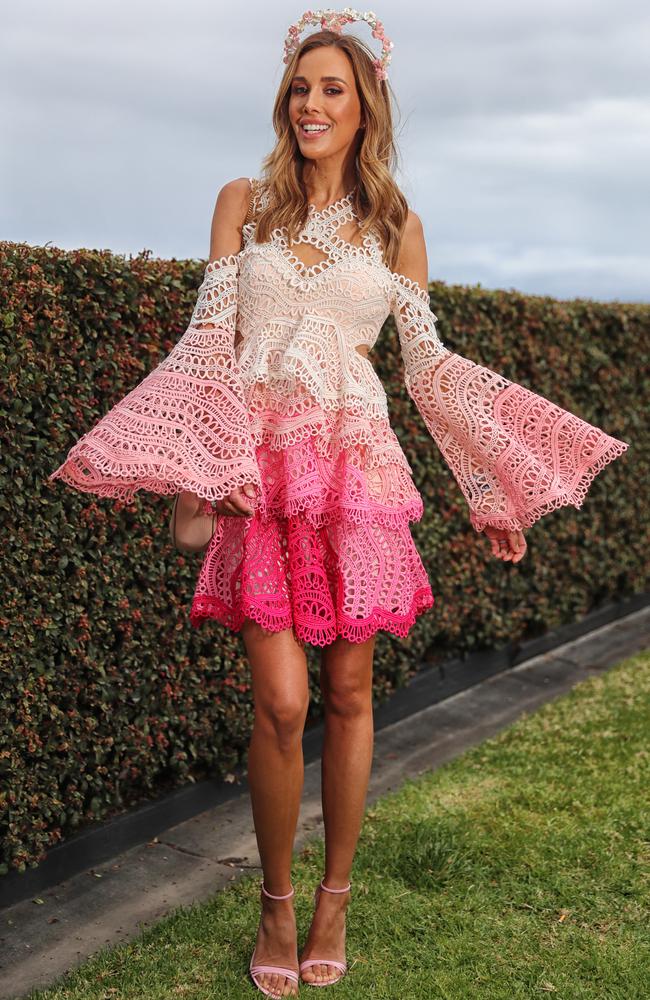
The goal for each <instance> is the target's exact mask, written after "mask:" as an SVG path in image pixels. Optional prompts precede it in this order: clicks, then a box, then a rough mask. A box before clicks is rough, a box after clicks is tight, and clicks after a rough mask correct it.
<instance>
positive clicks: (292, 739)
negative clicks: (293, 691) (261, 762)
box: [255, 697, 308, 749]
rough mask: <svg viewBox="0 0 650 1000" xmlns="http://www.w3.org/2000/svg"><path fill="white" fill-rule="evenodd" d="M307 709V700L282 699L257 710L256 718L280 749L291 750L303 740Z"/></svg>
mask: <svg viewBox="0 0 650 1000" xmlns="http://www.w3.org/2000/svg"><path fill="white" fill-rule="evenodd" d="M307 709H308V701H307V700H306V699H305V698H299V697H295V698H282V699H277V700H274V701H273V702H272V704H269V705H264V706H262V707H261V708H259V707H258V708H256V710H255V716H256V719H257V720H259V722H260V723H261V725H262V726H264V728H265V729H266V730H267V731H268V732H269V733H270V734H271V735H272V736H273V737H274V738H275V740H276V741H277V744H278V746H279V747H280V749H290V748H292V747H294V746H295V744H296V743H299V742H300V741H301V740H302V734H303V730H304V728H305V719H306V718H307Z"/></svg>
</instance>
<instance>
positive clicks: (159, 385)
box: [49, 178, 262, 502]
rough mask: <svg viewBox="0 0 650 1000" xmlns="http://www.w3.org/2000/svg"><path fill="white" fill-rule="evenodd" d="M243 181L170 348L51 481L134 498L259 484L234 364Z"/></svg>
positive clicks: (222, 196)
mask: <svg viewBox="0 0 650 1000" xmlns="http://www.w3.org/2000/svg"><path fill="white" fill-rule="evenodd" d="M244 183H245V185H246V189H248V181H247V180H246V179H245V178H241V179H238V180H236V181H231V182H229V183H228V184H226V185H224V187H223V188H222V189H221V190H220V192H219V195H218V197H217V202H216V206H215V210H214V215H213V219H212V229H211V239H210V260H209V261H208V263H207V265H206V268H205V272H204V278H203V282H202V284H201V285H200V287H199V290H198V297H197V301H196V305H195V307H194V311H193V313H192V317H191V319H190V322H189V325H188V327H187V329H186V330H185V332H184V334H183V336H182V337H181V338H180V340H179V341H178V342H177V343H176V345H175V346H174V348H173V349H172V351H171V352H170V353H169V354H168V355H167V356H166V357H165V358H164V359H163V360H162V361H161V362H160V364H159V365H158V366H157V367H156V368H155V369H154V370H153V371H152V372H150V373H149V374H148V375H147V376H146V378H145V379H144V380H143V381H142V382H140V384H139V385H137V386H136V387H135V388H134V389H132V390H131V392H130V393H128V395H127V396H125V397H124V398H123V399H121V400H119V401H118V402H117V403H116V404H115V405H114V406H113V408H112V409H111V410H109V412H108V413H107V414H105V416H103V417H102V418H101V419H100V420H99V422H98V423H97V424H95V426H94V427H92V428H91V429H90V430H89V431H88V432H87V433H86V434H84V435H83V437H82V438H81V439H80V440H79V441H78V442H77V443H76V444H75V445H74V446H73V447H72V448H71V450H70V452H69V453H68V456H67V458H66V459H65V461H64V462H63V464H62V465H61V466H60V467H59V468H58V469H57V470H56V471H55V472H54V473H52V474H51V475H50V477H49V478H50V479H56V478H62V479H63V480H64V481H65V482H67V483H68V484H69V485H71V486H74V487H75V488H76V489H79V490H81V491H83V492H88V493H95V494H97V495H98V496H112V497H117V498H119V499H122V500H125V501H127V502H128V501H130V500H132V498H133V495H134V494H135V493H136V492H137V491H138V490H140V489H145V490H150V491H153V492H156V493H160V494H174V493H179V492H189V493H193V494H195V495H196V496H197V497H200V498H203V499H204V500H210V501H213V502H216V501H220V500H222V499H223V498H225V497H228V496H229V495H230V494H231V493H232V492H233V490H236V489H237V488H239V487H242V486H244V485H246V484H254V486H255V487H256V488H257V490H258V495H259V494H261V492H262V490H261V478H260V472H259V468H258V466H257V461H256V457H255V448H254V443H253V440H252V437H251V434H250V429H249V422H248V414H247V410H246V405H245V399H244V395H243V390H242V387H241V383H240V378H239V373H238V371H237V366H236V364H235V360H234V349H233V345H234V337H235V323H236V316H237V292H238V267H239V261H238V257H237V254H238V253H239V249H240V245H241V243H240V241H241V229H240V226H241V222H242V221H243V214H242V213H244V212H245V208H246V207H247V206H246V203H245V197H244Z"/></svg>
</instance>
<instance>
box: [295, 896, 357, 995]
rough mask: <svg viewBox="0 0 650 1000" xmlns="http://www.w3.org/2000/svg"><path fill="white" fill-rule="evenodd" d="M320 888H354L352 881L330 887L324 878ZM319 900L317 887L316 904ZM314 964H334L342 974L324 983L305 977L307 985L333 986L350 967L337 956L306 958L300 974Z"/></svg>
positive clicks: (304, 980) (301, 965)
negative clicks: (340, 885) (344, 884)
mask: <svg viewBox="0 0 650 1000" xmlns="http://www.w3.org/2000/svg"><path fill="white" fill-rule="evenodd" d="M320 888H321V889H324V890H325V892H349V891H350V889H351V888H352V883H351V882H348V884H347V885H346V887H345V889H328V888H327V886H326V885H323V880H322V879H321V883H320ZM317 902H318V888H316V890H315V892H314V904H316V903H317ZM312 965H333V966H334V967H335V968H336V969H338V970H339V971H340V973H341V975H340V976H337V977H336V979H326V980H325V982H322V983H317V982H316V980H314V982H313V983H310V982H309V981H308V980H307V979H303V980H302V982H303V983H305V985H307V986H333V985H334V983H338V981H339V980H340V979H343V976H344V975H345V973H346V972H347V969H348V966H347V963H346V962H339V961H338V960H337V959H335V958H306V959H305V960H304V962H301V963H300V975H301V976H302V971H303V969H308V968H309V967H310V966H312Z"/></svg>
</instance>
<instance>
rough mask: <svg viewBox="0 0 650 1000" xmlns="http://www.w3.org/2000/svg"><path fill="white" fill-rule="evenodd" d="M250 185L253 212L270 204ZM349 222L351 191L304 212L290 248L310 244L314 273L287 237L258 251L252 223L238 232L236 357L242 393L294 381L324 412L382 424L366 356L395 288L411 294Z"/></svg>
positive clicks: (377, 387) (377, 247) (379, 393)
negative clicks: (355, 239) (350, 235)
mask: <svg viewBox="0 0 650 1000" xmlns="http://www.w3.org/2000/svg"><path fill="white" fill-rule="evenodd" d="M251 183H252V184H253V185H254V187H253V190H254V191H255V192H256V197H255V201H254V203H253V205H254V208H253V212H254V213H256V211H257V209H258V208H263V207H266V204H267V199H266V194H265V192H264V191H262V192H261V193H257V191H258V189H257V187H256V186H255V185H256V181H255V178H251ZM349 223H353V224H354V223H357V224H358V218H357V216H356V213H355V210H354V202H353V195H352V192H349V193H348V194H347V195H345V196H344V197H343V198H341V199H339V200H338V201H336V202H334V203H333V204H331V205H328V206H327V207H326V208H325V209H324V210H322V211H317V210H316V209H315V208H314V206H313V205H310V206H309V209H308V218H307V223H306V225H305V227H304V229H303V231H302V232H301V233H300V234H299V236H298V239H297V241H296V244H294V247H295V246H296V245H299V244H307V245H309V246H311V247H313V248H315V249H316V250H318V251H320V253H321V255H322V259H321V260H319V261H318V262H317V263H315V264H312V265H305V264H304V263H303V261H302V260H301V258H300V257H299V256H298V255H297V254H296V253H295V249H293V248H292V247H290V246H289V243H288V240H287V235H286V232H285V231H284V230H282V229H274V230H273V231H272V233H271V237H270V240H269V241H268V242H265V243H261V244H260V243H256V242H255V238H254V230H255V220H254V219H253V221H251V222H248V223H247V224H245V225H244V227H243V247H242V250H241V253H240V254H239V256H238V273H239V284H238V302H239V309H238V315H237V324H236V334H237V335H236V339H235V358H236V361H237V365H238V367H239V371H240V375H241V378H242V382H243V385H244V387H245V388H246V389H248V388H249V387H250V386H251V385H252V384H253V383H255V382H262V381H267V382H272V383H274V384H275V385H277V386H279V387H281V385H282V383H284V384H285V385H293V384H294V383H295V381H296V380H298V381H300V382H301V383H303V384H304V385H306V386H308V388H309V390H310V393H311V394H312V396H313V397H314V398H316V399H318V401H319V402H320V403H321V405H322V406H323V408H324V409H326V410H332V409H337V408H341V407H342V406H343V407H345V408H346V409H349V410H352V411H355V412H357V413H359V414H361V415H364V416H368V417H380V416H382V417H385V416H387V415H388V410H387V400H386V393H385V390H384V388H383V385H382V383H381V381H380V380H379V378H378V376H377V374H376V371H375V367H374V365H373V364H372V362H371V360H370V359H369V358H368V352H369V351H371V350H372V348H373V347H374V346H375V344H376V342H377V339H378V337H379V334H380V331H381V329H382V327H383V324H384V323H385V321H386V319H387V318H388V316H389V315H390V313H391V310H392V309H393V308H394V299H395V290H396V283H399V284H400V286H401V288H402V289H403V291H404V292H405V293H406V294H407V295H408V294H412V295H418V292H417V291H416V290H415V286H414V283H413V282H412V281H410V280H409V279H407V278H404V277H401V278H400V276H397V275H395V274H393V273H392V272H391V271H390V270H389V269H388V267H387V266H386V265H385V263H384V261H383V257H382V249H381V244H380V242H379V240H378V238H377V237H376V235H375V234H374V233H366V234H365V235H364V236H363V238H362V240H361V242H360V243H356V244H355V243H352V242H350V239H346V238H343V237H342V236H341V235H340V233H341V232H342V231H349V230H350V228H351V227H350V225H348V224H349ZM231 260H233V258H232V257H230V258H221V260H220V261H219V262H218V264H223V263H226V262H228V261H231ZM217 266H218V265H217ZM419 298H420V300H422V296H421V292H420V293H419ZM426 299H427V305H428V295H426ZM432 318H433V319H435V317H432ZM440 352H441V354H442V353H443V347H442V344H440Z"/></svg>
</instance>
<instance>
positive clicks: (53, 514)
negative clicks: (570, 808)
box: [0, 242, 650, 872]
mask: <svg viewBox="0 0 650 1000" xmlns="http://www.w3.org/2000/svg"><path fill="white" fill-rule="evenodd" d="M204 266H205V262H204V261H178V260H175V259H172V260H160V259H155V258H152V257H151V256H150V253H149V252H148V251H144V252H142V253H141V254H139V255H138V256H137V257H131V258H126V257H124V256H118V255H115V254H112V253H110V252H109V251H93V250H77V251H63V250H60V249H58V248H56V247H32V246H29V245H27V244H16V243H10V242H2V243H0V330H1V331H2V346H1V351H2V356H1V363H2V372H3V379H2V396H1V398H0V419H1V422H2V432H3V441H2V444H3V458H4V460H3V463H2V471H1V475H2V490H1V500H0V503H2V505H3V514H4V519H5V523H6V525H7V529H8V530H7V532H6V534H5V544H4V545H3V547H2V556H1V558H2V580H3V607H2V611H1V616H2V619H1V624H2V629H3V633H4V636H5V643H4V644H3V649H2V653H1V657H2V658H1V661H0V669H1V670H2V689H1V693H0V699H1V706H0V708H1V711H0V779H1V780H0V841H1V842H2V847H1V852H2V853H1V855H0V871H1V872H7V871H8V870H13V869H18V870H24V869H25V867H28V866H30V867H32V866H35V865H37V864H38V862H39V861H41V860H42V859H43V858H44V857H45V856H46V854H47V850H48V848H49V847H51V846H52V845H54V844H56V843H57V842H58V841H60V840H62V839H64V838H65V837H67V836H68V835H69V834H70V833H71V832H73V831H75V830H77V829H79V828H80V827H81V826H83V825H85V824H88V823H90V822H92V821H97V820H102V819H106V818H107V817H109V816H111V815H113V814H115V813H118V812H121V811H123V810H124V809H126V808H127V807H129V806H132V805H133V804H135V803H137V802H141V801H143V800H145V799H147V798H151V797H155V796H157V795H160V794H161V793H162V792H163V791H165V790H168V789H171V788H173V787H176V786H178V785H180V784H183V783H185V782H187V781H194V780H198V779H200V778H203V777H206V776H216V777H225V776H227V775H228V774H229V772H230V771H231V770H232V768H233V767H235V766H236V765H237V764H238V763H240V762H241V761H242V760H243V759H244V758H245V754H246V750H247V747H248V740H249V735H250V729H251V724H252V702H251V688H250V678H249V671H248V666H247V661H246V658H245V650H244V646H243V643H242V641H241V637H240V636H239V635H235V634H234V633H232V632H230V631H228V630H227V629H225V628H223V627H221V626H219V625H218V624H217V623H215V622H208V623H204V624H203V625H202V626H201V627H200V628H198V629H195V628H193V627H192V626H191V625H190V623H189V618H188V613H189V606H190V602H191V598H192V594H193V591H194V585H195V580H196V574H197V572H198V568H199V565H200V560H201V556H200V555H196V556H182V555H180V554H178V553H177V552H176V551H174V550H173V549H172V548H171V545H170V543H169V539H168V532H167V524H168V518H169V510H170V506H171V500H170V498H169V497H167V498H163V497H159V496H157V495H155V494H151V493H139V494H138V495H137V502H134V503H133V504H131V505H125V504H123V503H121V502H119V501H113V500H107V499H104V500H101V499H99V498H97V497H92V496H90V495H88V494H82V493H79V492H77V491H76V490H73V489H72V488H70V487H68V486H66V485H65V484H63V483H62V482H61V481H58V482H48V480H47V477H48V475H49V474H50V473H51V472H52V471H53V470H54V469H55V468H56V467H57V466H58V465H59V464H60V462H61V461H62V460H63V458H64V457H65V454H66V453H67V451H68V449H69V448H70V447H71V445H72V444H73V443H74V442H75V441H76V440H77V439H78V438H79V436H80V435H81V434H82V433H83V432H84V431H85V430H87V429H88V428H89V427H90V426H92V425H93V424H94V423H95V422H96V421H97V420H98V418H99V417H100V416H101V415H102V414H103V413H105V412H106V411H107V410H108V409H109V408H110V406H111V405H112V404H113V403H114V402H115V401H117V400H118V399H120V398H121V397H123V396H124V395H125V394H126V393H127V392H128V391H129V390H130V389H131V388H133V387H134V385H135V384H136V383H137V382H139V381H140V380H141V379H142V378H143V377H144V376H145V375H146V374H147V373H148V372H149V371H150V370H151V369H152V368H153V367H155V365H156V364H157V363H158V361H159V360H160V359H161V358H162V357H163V356H164V355H165V354H167V353H168V352H169V351H170V350H171V348H172V346H173V345H174V343H175V342H176V341H177V340H178V339H179V337H180V336H181V334H182V333H183V332H184V330H185V329H186V327H187V324H188V322H189V317H190V315H191V312H192V309H193V307H194V303H195V301H196V294H197V289H198V286H199V285H200V283H201V280H202V277H203V269H204ZM430 290H431V295H432V305H433V308H434V311H435V313H436V315H437V316H438V319H439V322H438V329H439V333H440V336H441V338H442V340H443V341H444V343H445V344H446V345H447V346H448V347H449V348H450V349H452V350H455V351H457V352H458V353H460V354H463V355H465V356H466V357H469V358H471V359H472V360H475V361H477V362H480V363H482V364H484V365H486V366H487V367H489V368H492V369H493V370H496V371H499V372H501V373H502V374H504V375H505V376H506V377H507V378H510V379H512V380H513V381H517V382H519V383H521V384H523V385H525V386H527V387H528V388H531V389H533V390H534V391H535V392H538V393H541V394H542V395H544V396H546V397H548V398H549V399H551V400H553V401H554V402H556V403H558V404H559V405H560V406H564V407H565V408H566V409H569V410H572V411H573V412H575V413H577V414H578V415H579V416H581V417H583V418H584V419H585V420H588V421H589V422H591V423H594V424H597V425H599V426H601V427H602V428H603V429H604V430H606V431H607V432H608V433H609V434H612V435H613V436H615V437H620V438H622V439H623V440H625V441H628V442H629V443H630V448H629V450H628V452H627V453H626V454H625V455H623V456H622V457H621V458H619V459H618V460H617V461H616V462H614V463H612V464H611V465H609V466H607V467H606V469H605V470H604V472H603V473H602V474H600V475H599V476H597V477H596V479H595V481H594V483H593V484H592V486H591V489H590V492H589V494H588V496H587V499H586V500H585V503H584V506H583V508H582V509H581V510H580V511H577V510H576V509H575V508H573V507H564V508H561V509H560V510H559V511H555V512H554V513H553V514H550V515H548V516H546V517H545V518H543V519H542V521H540V522H538V524H536V525H535V526H534V528H533V529H531V530H530V531H529V532H528V533H527V535H526V537H527V541H528V552H527V554H526V556H525V557H524V559H523V560H522V561H521V562H520V563H518V564H516V565H512V564H510V563H504V562H502V561H501V560H498V559H495V558H494V557H493V556H492V555H491V552H490V546H489V542H488V541H487V539H485V537H484V536H481V535H477V534H476V532H474V530H473V529H472V528H471V526H470V524H469V518H468V511H467V507H466V504H465V501H464V498H463V497H462V494H461V493H460V490H459V489H458V487H457V486H456V483H455V481H454V479H453V477H452V475H451V472H450V471H449V469H448V468H447V466H446V465H445V463H444V461H443V460H442V458H441V456H440V453H439V451H438V449H437V446H436V445H435V442H433V440H432V438H431V437H430V436H429V434H428V433H427V431H426V428H425V427H424V424H423V422H422V420H421V419H420V417H419V415H418V413H417V410H416V409H415V406H414V405H413V404H412V403H411V401H410V400H409V398H408V396H407V394H406V391H405V388H404V384H403V367H402V361H401V358H400V354H399V349H398V340H397V335H396V332H395V328H394V324H393V321H392V318H391V319H389V320H388V321H387V322H386V324H385V327H384V330H383V331H382V334H381V336H380V339H379V341H378V344H377V346H376V348H375V350H374V352H372V354H371V357H372V358H373V360H374V363H375V365H376V367H377V370H378V373H379V375H380V377H381V379H382V381H383V383H384V386H385V388H386V391H387V394H388V398H389V407H390V414H391V422H392V425H393V427H394V429H395V431H396V433H397V435H398V437H399V439H400V441H401V443H402V446H403V448H404V451H405V453H406V456H407V458H408V460H409V462H410V463H411V465H412V467H413V470H414V475H415V480H416V483H417V486H418V488H419V489H420V491H421V493H422V495H423V498H424V502H425V515H424V517H423V519H422V521H420V522H418V523H415V524H413V525H412V530H413V536H414V538H415V542H416V544H417V546H418V549H419V551H420V553H421V555H422V558H423V561H424V563H425V565H426V567H427V570H428V572H429V576H430V579H431V584H432V589H433V592H434V594H435V596H436V603H435V605H434V607H433V609H431V611H429V612H428V613H426V614H424V615H423V616H421V617H420V618H419V619H418V621H417V623H416V625H415V626H414V628H413V630H412V631H411V634H410V635H409V636H408V638H406V639H399V638H396V637H394V636H391V635H389V634H388V633H385V632H380V633H379V636H378V640H377V647H376V659H375V674H374V688H375V696H376V698H377V699H378V700H379V699H381V698H383V697H384V696H385V695H386V694H388V693H389V692H390V691H391V690H393V689H394V688H395V687H396V686H399V685H401V684H402V683H404V681H405V680H406V679H407V678H408V677H409V676H410V675H411V674H412V673H413V671H414V669H415V665H416V664H417V662H418V661H419V660H420V658H421V657H423V656H427V657H428V658H429V659H430V660H431V659H434V660H440V661H442V660H445V659H447V658H448V657H450V656H453V655H461V654H463V653H465V652H469V651H471V650H475V649H477V648H482V647H487V648H492V647H494V646H499V645H501V644H503V643H504V642H507V641H508V640H517V639H520V638H522V637H524V636H529V635H531V634H540V633H543V632H545V631H547V630H548V629H549V628H552V627H555V626H558V625H560V624H562V623H565V622H571V621H574V620H576V619H579V618H580V617H582V616H583V615H584V614H585V613H586V612H587V611H588V610H589V609H590V608H592V607H593V606H594V605H596V604H598V603H600V602H601V601H603V600H604V599H607V598H618V597H622V596H626V595H630V594H632V593H635V592H640V591H642V590H644V589H645V588H646V586H647V582H648V560H647V552H648V537H647V536H648V519H647V516H646V511H645V510H644V504H643V500H644V498H643V495H642V490H641V489H640V488H639V487H640V484H642V483H644V482H645V483H647V481H648V447H647V436H646V435H645V434H644V430H645V428H644V425H643V422H642V418H641V413H642V403H643V401H644V400H647V399H648V386H647V374H646V373H647V371H648V363H647V340H648V336H647V335H648V330H649V328H650V307H648V306H647V305H642V304H622V303H617V302H614V303H599V302H595V301H591V300H584V299H576V300H572V301H558V300H555V299H552V298H549V297H544V296H526V295H522V294H520V293H518V292H516V291H508V292H505V291H488V290H486V289H483V288H481V287H480V286H477V287H471V288H468V287H465V286H460V285H451V286H450V285H446V284H444V283H442V282H433V283H432V284H431V286H430ZM644 353H645V357H644ZM318 663H319V650H317V649H315V648H310V649H309V673H310V683H311V687H312V692H313V700H312V706H311V709H310V719H311V718H317V717H318V716H319V715H320V711H321V702H320V696H319V695H320V692H319V689H318Z"/></svg>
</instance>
